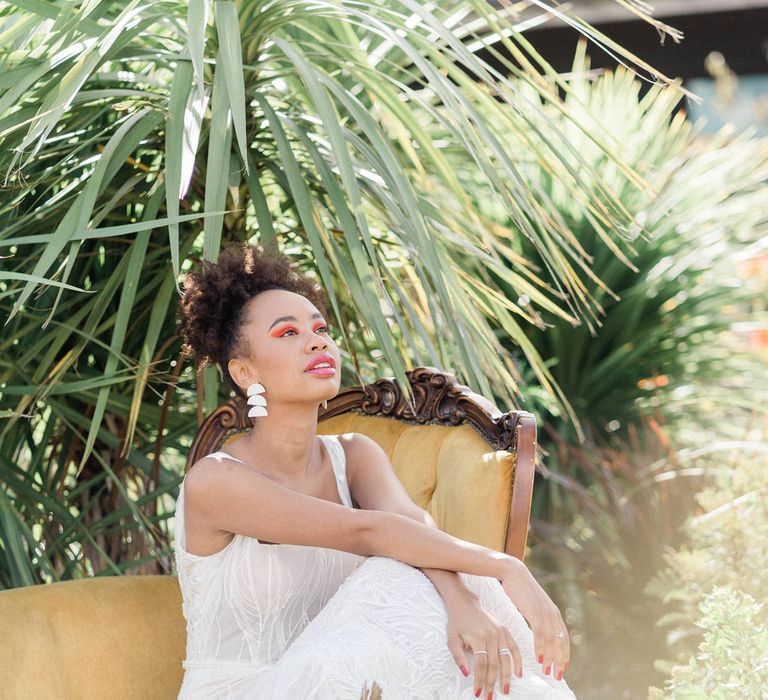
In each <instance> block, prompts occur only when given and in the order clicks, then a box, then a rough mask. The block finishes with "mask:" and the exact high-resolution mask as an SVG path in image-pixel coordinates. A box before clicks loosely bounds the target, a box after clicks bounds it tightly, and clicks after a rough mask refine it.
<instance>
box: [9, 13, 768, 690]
mask: <svg viewBox="0 0 768 700" xmlns="http://www.w3.org/2000/svg"><path fill="white" fill-rule="evenodd" d="M540 11H541V13H545V10H544V9H541V10H540ZM528 21H530V20H528ZM516 28H517V29H520V28H521V27H519V26H517V25H515V15H514V13H512V12H510V13H508V14H504V13H502V12H499V11H497V10H491V9H490V7H489V6H488V5H486V4H485V3H483V2H479V1H478V2H455V3H441V4H440V7H434V6H432V5H429V6H427V5H423V4H417V3H411V2H403V3H389V2H381V3H368V4H366V5H365V6H363V5H362V4H359V3H353V2H350V3H345V2H340V3H327V4H326V3H308V2H298V1H295V0H294V1H289V2H282V3H277V2H246V1H243V2H238V3H233V2H225V1H220V0H219V1H217V2H215V3H209V2H206V1H201V0H193V1H192V2H189V3H180V2H170V1H165V2H163V1H160V2H154V3H149V2H146V3H142V2H138V1H137V0H133V1H132V2H115V3H94V2H84V3H70V2H59V3H54V2H44V1H43V0H39V1H36V2H26V3H24V4H23V5H22V4H16V5H10V4H6V5H4V6H2V7H1V8H0V36H2V37H3V41H2V42H0V46H2V47H3V49H2V50H0V60H1V61H2V64H3V67H4V71H3V72H2V73H0V90H2V92H0V139H1V141H0V142H1V143H2V146H3V148H2V149H0V166H2V173H3V177H4V180H3V188H2V190H0V211H1V212H2V214H3V216H4V218H5V220H6V222H7V223H6V226H4V228H3V230H2V232H0V255H2V256H3V258H2V267H0V311H2V316H3V318H4V319H5V321H4V322H5V325H4V330H3V334H2V337H1V338H0V346H1V347H2V352H0V400H1V401H2V404H1V405H0V417H2V418H3V423H2V429H1V430H0V482H2V489H0V586H1V587H4V588H9V587H15V586H22V585H32V584H35V583H44V582H50V581H56V580H65V579H69V578H76V577H80V576H85V575H112V574H123V573H126V574H141V573H171V565H172V557H171V554H172V551H171V548H170V538H171V536H172V531H171V530H170V528H169V526H168V525H169V522H170V521H171V519H172V516H173V504H174V501H175V495H176V492H177V489H178V484H179V480H180V478H181V471H182V469H183V464H184V460H185V458H186V451H187V449H188V447H189V445H190V443H191V440H192V436H193V434H194V431H195V429H196V426H197V425H198V424H199V422H200V421H201V420H202V419H203V417H204V416H205V415H206V414H207V413H208V412H209V411H210V410H212V409H213V408H214V407H215V406H217V405H219V404H220V403H221V402H222V401H224V400H226V399H227V398H228V397H229V395H228V390H227V389H226V386H225V385H223V384H222V383H221V382H220V381H219V377H218V375H217V374H216V372H215V371H211V370H210V369H207V370H205V371H203V372H199V373H197V374H196V373H195V371H194V368H193V367H191V366H190V365H189V364H185V363H183V362H181V361H180V360H179V353H180V343H181V340H180V338H179V337H178V335H177V334H176V329H175V324H174V319H173V315H174V311H175V305H176V299H177V292H178V290H177V281H178V273H180V272H182V271H185V270H187V269H190V268H193V267H196V266H198V265H199V264H200V261H201V259H204V258H205V259H215V257H216V255H217V252H218V249H219V247H220V245H221V244H222V243H225V242H227V241H229V240H233V239H239V240H249V241H251V242H260V243H262V244H264V245H266V246H267V247H270V246H272V247H275V248H279V249H280V250H282V251H283V252H286V253H288V254H290V255H291V256H293V257H294V259H295V260H296V264H297V266H298V267H299V268H300V269H302V270H304V271H306V272H307V273H308V274H310V275H314V276H316V277H317V279H318V280H319V281H320V282H321V283H323V285H324V287H325V288H326V290H327V292H328V294H329V297H330V300H331V302H332V304H331V309H332V310H333V315H334V317H335V324H334V325H335V328H332V332H333V333H334V335H335V336H336V338H337V341H338V342H339V344H340V347H341V350H342V353H343V357H344V363H343V376H342V385H343V386H348V385H351V384H356V383H358V382H361V381H372V380H373V379H376V378H378V377H380V376H386V375H394V376H397V377H400V378H402V371H403V370H404V369H407V368H409V367H411V366H414V365H418V364H430V365H436V366H439V367H443V368H445V369H448V370H451V371H453V372H454V373H455V374H456V375H457V377H458V378H459V380H460V381H462V382H464V383H466V384H469V385H470V386H471V387H472V388H473V389H474V390H476V391H479V392H481V393H483V394H485V395H486V396H488V397H489V398H491V399H492V400H494V401H495V402H496V403H497V405H499V406H500V407H504V408H505V409H507V408H513V407H516V406H519V407H522V408H525V409H526V410H529V411H532V412H533V413H535V415H536V416H537V421H538V424H539V446H538V449H539V455H538V465H537V466H538V471H539V473H538V476H537V483H536V487H535V490H534V504H533V514H532V533H531V538H530V544H531V554H530V557H529V559H528V561H529V563H530V564H531V565H532V567H533V568H534V570H535V573H536V574H537V577H538V578H539V580H541V581H542V583H543V585H545V587H546V588H547V590H549V591H551V592H552V593H553V594H554V595H555V596H556V599H557V601H558V602H559V604H560V605H561V607H562V609H563V610H564V611H565V613H566V618H567V620H568V623H569V626H570V627H571V631H572V640H573V652H574V659H573V662H572V664H571V668H570V670H569V674H568V675H569V682H570V683H571V685H572V687H574V689H575V690H576V692H577V695H578V696H579V697H583V698H589V699H590V700H599V699H600V698H605V699H606V700H609V699H610V700H616V699H617V698H639V697H644V696H645V695H646V692H647V689H648V686H649V684H650V685H655V686H657V690H656V691H652V694H653V692H655V693H657V695H656V696H654V697H659V695H658V693H662V694H664V693H667V694H669V695H670V696H673V697H679V698H682V697H718V696H717V695H714V694H712V695H695V696H689V695H686V694H685V693H687V692H689V690H691V688H693V687H694V686H697V684H698V686H700V688H703V690H701V692H704V693H707V692H711V689H712V688H713V687H717V686H718V685H720V684H721V683H722V682H723V680H722V679H723V678H726V677H728V676H727V674H728V673H730V674H731V675H733V676H734V677H736V676H738V677H739V678H741V681H740V682H743V685H742V686H737V687H739V688H740V690H741V689H743V690H744V692H743V693H742V695H744V696H746V697H751V696H750V695H748V692H752V691H751V690H749V688H750V687H751V688H758V687H759V686H758V685H755V684H754V683H753V685H752V686H749V685H748V684H749V683H751V682H752V681H746V680H744V678H743V674H744V673H745V672H746V671H745V668H746V669H747V670H748V671H749V672H750V673H752V676H753V677H754V678H758V679H759V678H761V676H760V675H759V673H764V668H763V669H762V670H761V669H759V668H756V667H755V666H754V659H753V660H751V661H750V659H748V658H742V657H741V656H739V655H738V654H732V653H731V652H730V651H729V650H728V647H727V646H724V644H725V643H724V642H723V641H722V640H723V638H729V635H733V634H749V635H752V636H751V637H750V639H751V640H752V643H753V644H754V648H755V649H758V648H760V646H759V645H760V644H764V643H765V642H764V637H765V635H764V632H765V619H764V612H763V611H762V608H760V603H761V597H760V596H761V591H764V590H765V587H764V583H765V582H764V581H761V580H759V579H760V574H757V573H754V571H752V572H751V573H750V574H747V572H746V570H745V567H746V566H747V565H746V564H745V561H747V559H745V557H746V556H748V557H750V558H754V561H755V562H756V563H755V567H761V570H762V571H765V570H768V561H766V560H765V558H766V552H765V537H764V536H765V534H766V533H765V529H766V527H768V526H767V525H766V518H765V509H764V500H765V499H762V500H760V499H759V497H757V496H750V495H749V494H750V493H752V491H754V492H755V493H757V494H761V493H763V494H764V493H765V484H764V483H763V481H764V479H763V480H762V481H761V480H760V479H761V477H759V474H758V473H757V472H758V471H759V470H760V469H761V468H762V467H764V466H765V463H764V461H762V462H761V461H760V460H761V459H762V457H761V456H760V455H763V456H764V452H761V449H762V447H761V446H764V445H765V444H766V433H767V432H768V430H766V422H765V421H766V417H765V408H764V393H763V394H761V393H760V392H761V391H762V392H764V389H765V388H766V386H767V384H766V382H767V381H768V378H767V377H766V366H768V362H766V360H767V359H768V358H766V352H765V348H762V349H761V348H758V349H757V350H756V351H754V350H749V349H748V348H747V343H746V342H745V339H744V338H743V337H740V336H738V335H737V334H735V333H734V332H733V329H734V328H735V327H736V326H737V324H739V323H747V322H748V323H753V324H757V325H759V324H763V326H764V325H765V322H766V318H765V314H766V309H765V306H764V305H760V304H756V303H755V302H754V300H755V299H756V298H759V297H760V294H761V293H764V290H765V289H766V287H767V286H768V285H766V275H765V272H764V271H763V272H759V273H758V274H755V275H752V276H747V275H741V276H740V275H739V274H738V273H739V272H740V271H741V270H742V268H743V264H744V262H745V260H747V259H748V256H749V255H750V254H752V253H754V252H755V251H758V252H759V251H760V250H763V249H764V247H765V241H766V239H767V237H766V216H765V207H764V206H761V202H765V201H766V194H768V193H767V192H766V174H768V143H766V141H765V140H759V139H755V138H750V137H748V136H744V135H734V134H731V133H729V132H728V131H727V130H723V131H721V132H718V133H717V134H715V135H707V136H706V137H704V136H703V135H702V134H701V133H700V132H699V131H698V129H697V128H696V127H695V126H694V125H693V124H692V123H691V122H690V121H689V120H688V119H687V117H686V115H685V113H684V111H683V110H682V109H681V108H680V97H681V92H680V90H678V89H676V88H674V87H666V86H661V85H657V86H648V85H647V84H646V85H642V84H641V82H640V81H639V80H638V79H637V78H636V77H635V75H634V74H633V73H632V72H631V71H629V70H625V69H618V70H616V71H609V72H605V71H593V70H591V69H590V64H589V59H588V57H587V55H586V45H585V44H582V45H580V46H579V48H578V49H577V52H576V56H575V58H574V64H573V69H572V71H571V72H570V73H569V74H568V75H558V74H556V73H555V72H554V71H553V70H552V69H551V67H550V66H548V65H547V64H546V63H545V62H544V61H543V60H542V59H541V57H540V56H539V55H538V54H537V53H536V51H535V48H534V47H533V46H531V45H530V44H529V43H528V41H527V39H526V34H525V32H523V33H517V32H515V31H514V30H515V29H516ZM489 31H490V32H495V33H496V34H497V35H498V36H500V37H503V38H502V39H501V41H503V43H504V46H505V48H506V49H507V50H508V51H509V52H510V54H511V55H512V56H514V58H515V60H514V61H511V62H508V65H506V66H505V67H506V72H505V73H504V74H500V73H498V71H496V70H495V69H493V68H492V67H491V66H489V65H488V64H487V63H485V62H484V61H482V60H480V59H479V58H478V57H477V55H475V54H474V53H472V52H471V51H468V50H467V48H466V47H467V46H482V45H483V38H485V39H487V38H488V35H487V32H489ZM574 31H576V30H575V29H574ZM598 36H599V33H598ZM624 56H625V57H626V58H627V59H628V60H634V61H635V62H636V65H644V64H643V63H642V61H641V60H640V59H638V58H637V57H633V56H631V54H628V52H625V53H624ZM661 77H662V78H663V76H661ZM212 164H213V167H211V165H212ZM447 328H450V329H451V332H446V329H447ZM756 456H757V460H756V459H755V457H756ZM755 465H756V466H755ZM760 465H762V467H761V466H760ZM763 471H764V469H763ZM750 484H751V486H750ZM750 489H751V490H750ZM761 489H762V491H761ZM697 494H698V496H697ZM761 518H762V520H761ZM761 523H762V524H761ZM752 527H754V528H756V529H755V531H754V532H755V533H756V534H757V538H759V537H760V536H761V535H760V533H762V544H760V545H756V544H755V538H754V537H753V538H752V540H750V537H749V535H750V532H752V530H751V528H752ZM761 528H762V529H761ZM763 563H764V564H765V565H763ZM734 567H736V569H734ZM755 567H752V568H753V569H754V568H755ZM734 570H737V571H739V572H744V573H743V574H742V573H739V574H738V575H737V574H733V573H730V574H729V572H733V571H734ZM750 576H752V578H751V579H750ZM760 586H763V587H762V588H761V587H760ZM763 598H764V594H763ZM759 616H762V617H759ZM758 618H759V619H758ZM750 619H751V620H755V621H757V622H758V624H755V625H753V627H752V628H751V629H750V630H747V629H746V628H747V622H746V621H747V620H750ZM761 625H762V626H761ZM723 635H724V636H725V637H724V636H723ZM598 659H599V663H598V661H596V660H598ZM726 661H727V663H726ZM654 662H656V665H655V666H654ZM750 663H752V664H753V666H751V667H750V666H749V664H750ZM654 668H655V670H654ZM756 682H757V681H755V683H756ZM766 684H768V681H764V682H763V685H764V686H765V685H766ZM697 692H698V691H697ZM723 697H732V696H728V695H723Z"/></svg>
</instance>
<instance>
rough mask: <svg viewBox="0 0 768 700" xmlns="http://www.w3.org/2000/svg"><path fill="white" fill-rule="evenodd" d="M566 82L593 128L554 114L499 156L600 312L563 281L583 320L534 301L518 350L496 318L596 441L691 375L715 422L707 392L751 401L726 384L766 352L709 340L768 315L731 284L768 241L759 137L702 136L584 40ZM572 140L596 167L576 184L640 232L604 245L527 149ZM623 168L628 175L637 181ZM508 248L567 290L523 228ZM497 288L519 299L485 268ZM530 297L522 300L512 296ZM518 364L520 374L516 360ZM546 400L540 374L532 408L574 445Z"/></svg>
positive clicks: (749, 284) (591, 220) (600, 225)
mask: <svg viewBox="0 0 768 700" xmlns="http://www.w3.org/2000/svg"><path fill="white" fill-rule="evenodd" d="M568 85H569V92H568V94H567V96H566V97H565V101H564V105H566V106H567V109H564V110H563V112H562V114H568V115H571V114H574V113H575V114H578V115H579V121H581V122H587V123H590V124H591V125H592V126H591V128H590V130H589V134H588V135H587V134H586V133H585V132H583V131H579V130H578V129H577V128H574V126H573V125H572V123H571V122H570V121H568V120H563V121H562V122H561V123H560V127H559V128H558V129H556V130H555V131H553V132H552V133H551V134H547V137H548V142H547V143H544V142H536V139H537V136H533V135H527V138H526V141H525V142H523V141H522V140H521V138H520V136H519V133H517V132H513V133H510V134H509V135H508V136H507V138H506V139H505V144H506V145H507V148H508V150H509V151H510V152H514V153H522V154H524V156H523V157H522V158H521V159H520V164H519V168H520V171H521V172H523V173H524V175H525V177H526V179H527V181H528V182H530V183H531V186H532V187H533V188H534V191H536V192H537V193H538V194H539V196H540V197H541V199H542V201H546V202H550V203H551V206H552V209H553V210H554V211H555V212H556V214H555V215H556V216H557V218H558V220H559V221H562V222H564V224H563V226H564V228H566V229H567V230H569V231H570V232H572V234H573V237H572V238H571V239H570V240H569V241H568V244H569V245H573V246H576V247H578V249H579V250H580V251H581V252H582V253H583V255H584V256H585V259H588V260H589V265H588V269H587V272H588V275H589V276H590V277H592V278H594V279H597V280H600V283H599V284H598V289H597V290H596V291H595V293H594V295H593V296H594V298H595V300H596V302H597V306H596V308H599V309H600V310H601V312H600V314H599V315H598V314H590V313H588V312H587V309H586V308H585V307H583V306H582V305H581V294H582V293H581V292H580V291H579V290H576V289H573V288H569V289H564V290H563V298H564V300H565V301H566V302H567V303H568V305H569V307H571V308H572V309H573V311H574V314H576V307H579V312H580V313H583V315H584V317H585V319H586V322H585V323H580V324H574V323H572V322H571V321H570V320H569V319H568V318H565V317H563V316H561V315H553V314H551V313H549V311H548V310H546V309H542V308H541V307H540V305H534V306H536V307H538V309H539V310H540V313H538V312H537V311H531V313H532V314H533V315H534V316H533V318H532V319H530V320H535V321H537V322H536V323H528V324H526V325H525V326H524V329H523V330H524V332H525V336H526V339H525V341H523V342H519V341H518V342H519V348H514V347H513V346H512V345H511V343H509V342H508V341H509V340H510V339H511V337H512V336H511V334H507V333H506V330H507V329H506V327H505V325H503V323H501V322H500V323H499V324H498V333H499V335H500V337H501V338H502V343H503V344H504V345H506V346H507V347H509V349H510V351H512V352H516V353H518V354H519V353H520V352H521V350H522V349H523V348H525V347H526V343H528V344H529V346H530V347H532V348H533V353H534V354H535V355H537V356H539V357H541V358H543V360H544V362H545V363H546V364H547V366H548V369H549V372H550V374H551V376H552V378H553V379H554V382H555V384H556V386H557V387H558V388H559V391H561V392H562V393H563V395H564V401H566V402H567V403H568V404H569V405H572V406H573V407H574V409H575V411H576V412H577V415H578V417H579V424H580V425H581V426H582V427H584V428H585V430H586V431H587V433H588V434H589V435H590V436H591V437H592V438H593V440H594V441H595V442H597V443H598V444H610V443H611V440H612V439H613V438H616V437H618V436H621V437H622V438H623V439H624V440H627V439H629V435H628V433H627V426H629V425H630V424H632V423H633V422H637V421H641V420H642V418H643V416H646V415H648V414H649V413H654V412H656V411H657V410H661V411H662V412H663V407H664V406H665V404H666V402H667V400H668V399H669V398H670V397H671V396H672V395H673V394H674V393H675V392H676V391H678V390H680V389H686V390H687V388H690V387H691V386H692V385H694V384H695V385H696V386H697V387H698V389H697V391H698V392H699V393H697V395H696V396H695V397H691V399H692V400H691V401H690V402H689V403H688V404H687V409H689V410H695V408H696V405H697V404H698V405H702V406H704V407H705V408H704V413H705V414H709V415H710V416H711V415H712V414H711V411H709V404H707V403H706V401H717V402H719V403H721V404H723V405H744V404H745V403H746V405H751V406H755V405H757V404H759V402H760V397H759V394H758V393H757V392H751V395H749V389H748V387H747V390H748V394H747V395H745V394H744V393H735V392H733V391H731V390H730V389H729V388H728V386H727V384H725V383H724V382H725V381H726V380H728V379H729V378H732V377H733V376H735V375H737V374H740V373H743V374H746V375H748V374H754V375H755V376H762V362H761V360H760V359H759V358H756V356H755V355H754V353H752V352H751V351H750V350H749V349H748V348H747V347H746V346H744V345H739V344H729V345H723V344H722V343H720V342H718V341H716V340H715V339H716V338H722V337H723V331H726V330H728V329H729V328H730V327H731V325H732V324H733V323H734V322H743V321H746V320H752V321H756V322H762V323H765V318H764V317H763V318H759V317H753V318H750V313H749V308H750V306H751V302H752V301H753V300H754V299H756V298H758V297H759V296H761V295H762V293H763V286H762V284H763V281H762V280H761V279H758V278H755V279H753V280H748V279H739V278H737V277H735V275H734V272H735V270H736V268H737V265H738V264H739V262H740V261H741V260H743V259H744V257H745V254H748V248H749V247H750V246H752V247H753V248H754V247H755V246H760V245H762V244H761V241H764V240H765V238H766V236H767V235H768V218H766V216H765V206H764V203H765V201H766V198H767V197H768V139H758V138H754V137H752V136H751V135H750V134H749V133H734V132H733V131H732V130H731V129H729V128H727V127H726V128H723V129H722V130H721V131H720V132H718V133H717V134H715V135H713V136H710V137H706V138H705V137H703V136H702V135H701V127H702V126H703V123H699V124H693V123H692V122H691V121H690V120H688V119H687V117H686V114H685V111H684V110H683V109H681V106H680V105H679V97H680V96H679V94H675V93H673V92H671V91H669V90H662V89H659V88H658V87H657V86H651V87H650V88H648V89H647V90H646V91H643V85H642V83H641V81H639V80H638V79H637V78H636V76H634V75H633V74H632V73H631V72H630V71H628V70H626V69H624V68H622V67H619V68H618V69H616V70H615V71H608V72H601V71H597V72H595V71H591V70H590V63H589V57H588V55H587V54H586V43H585V42H584V41H582V42H580V44H579V48H578V51H577V53H576V56H575V58H574V62H573V67H572V71H571V73H570V77H569V79H568ZM531 99H534V96H533V95H531ZM542 108H544V109H545V110H547V111H551V117H552V119H553V120H555V121H558V120H559V119H560V117H558V115H557V114H556V113H555V111H554V110H551V107H550V105H544V104H543V105H542ZM566 122H567V123H566ZM531 141H533V142H534V143H533V145H532V146H531V145H530V142H531ZM596 142H600V143H603V144H606V145H607V146H608V147H609V148H611V149H615V152H616V155H617V156H618V157H619V158H620V159H621V160H622V161H623V162H624V163H626V164H628V165H629V166H630V170H628V171H625V170H622V169H621V168H619V167H617V166H616V165H615V163H613V162H611V160H610V159H609V158H608V157H606V152H605V150H604V149H602V148H599V147H598V146H597V145H596ZM569 147H570V148H575V150H576V151H578V153H579V154H580V157H581V159H582V160H583V161H586V162H587V163H588V164H589V165H590V166H591V171H592V172H599V173H600V182H599V183H598V182H595V183H592V182H590V181H589V176H588V175H584V186H585V188H587V189H592V188H593V187H594V189H598V188H602V187H607V188H608V189H609V190H610V191H611V192H614V193H616V195H617V196H618V198H619V199H620V200H621V202H622V203H623V204H624V206H626V207H627V209H629V210H630V211H632V212H633V213H635V215H636V218H637V220H638V221H639V222H641V223H642V225H643V227H644V230H641V229H640V228H635V229H634V230H632V231H630V232H629V234H628V235H626V236H622V237H620V238H618V239H616V240H614V239H613V238H612V237H611V235H610V234H611V232H610V230H609V229H608V228H607V227H606V225H605V222H604V221H602V220H600V219H599V218H597V217H595V216H594V212H593V211H591V210H590V209H589V208H588V207H585V206H584V204H583V202H582V201H580V200H579V199H577V198H575V197H573V195H572V193H570V192H568V191H567V189H566V188H565V187H564V186H563V180H562V179H561V178H559V177H556V176H553V175H552V173H551V171H550V169H549V167H548V165H547V163H548V158H546V157H545V158H537V157H536V155H535V154H539V153H541V152H542V151H543V152H547V149H549V152H550V153H560V154H562V157H563V158H564V159H566V160H569V161H571V159H572V156H571V155H570V152H571V151H570V150H569ZM572 162H573V164H574V165H575V161H572ZM629 173H639V174H640V175H641V176H642V177H643V182H644V183H646V184H645V185H643V184H642V183H640V182H639V181H638V180H637V179H635V178H633V177H631V176H630V175H629ZM467 190H468V191H469V192H471V193H473V194H474V196H475V197H476V198H477V206H478V209H479V210H480V211H482V212H483V213H484V214H485V215H486V216H487V217H488V218H489V219H491V222H492V223H491V225H492V226H493V225H501V226H502V227H503V229H502V230H509V228H511V227H514V222H513V221H512V220H510V219H509V218H508V217H507V216H506V215H505V213H504V212H503V211H502V210H501V208H500V207H499V206H498V204H497V202H495V201H494V200H492V199H490V198H485V197H483V196H482V194H483V188H482V186H481V185H480V183H477V181H476V180H474V181H472V182H471V183H467ZM507 245H508V247H509V248H510V250H511V251H513V253H514V254H515V255H516V256H518V259H521V260H524V261H525V263H526V265H527V266H528V267H529V268H530V269H531V270H532V273H531V274H536V275H539V276H540V277H541V278H542V279H543V281H544V282H546V283H548V284H549V285H550V286H551V287H556V288H558V289H562V285H561V284H560V282H559V280H558V279H557V278H556V277H555V276H554V275H552V273H551V267H550V266H549V265H548V264H547V261H546V259H545V258H544V257H543V256H542V255H541V251H540V249H539V248H538V247H537V246H535V245H534V243H533V242H532V241H531V240H530V239H529V238H527V237H525V236H512V237H511V238H510V239H509V240H508V241H507ZM510 257H511V255H510ZM494 273H495V271H491V274H492V275H493V274H494ZM493 283H494V285H495V286H497V287H498V289H499V291H500V292H501V293H502V294H503V295H504V296H506V297H508V298H518V296H519V290H517V289H515V288H514V287H511V286H509V285H508V283H507V282H506V281H505V280H504V279H501V278H495V277H494V280H493ZM527 302H528V299H527V298H525V297H523V298H522V299H521V300H519V301H518V303H519V304H523V303H527ZM519 364H520V365H521V366H522V367H523V368H524V370H523V371H525V368H526V365H525V364H523V363H519ZM527 374H528V376H529V377H531V379H534V377H533V376H532V374H531V372H527ZM541 389H543V390H544V391H541ZM552 395H553V392H552V391H550V387H549V386H548V385H545V384H542V385H541V386H540V388H539V390H538V392H537V394H534V393H533V392H532V393H531V394H530V395H528V402H527V407H528V410H534V411H535V412H536V413H537V414H538V413H541V415H542V422H546V421H551V422H552V426H551V428H550V429H551V430H552V431H556V432H557V433H558V434H559V435H560V436H561V437H567V436H576V437H578V438H579V439H581V437H582V435H581V434H580V433H579V431H578V430H576V429H575V427H577V426H576V425H575V424H571V425H569V424H568V423H569V421H567V420H563V419H562V418H561V417H563V413H562V409H561V407H560V406H559V405H557V404H555V403H554V402H553V401H552V398H551V397H552ZM700 400H701V401H700ZM678 405H679V404H678Z"/></svg>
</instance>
